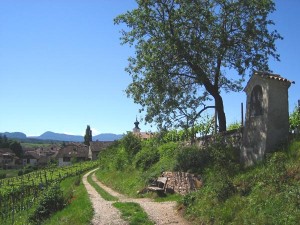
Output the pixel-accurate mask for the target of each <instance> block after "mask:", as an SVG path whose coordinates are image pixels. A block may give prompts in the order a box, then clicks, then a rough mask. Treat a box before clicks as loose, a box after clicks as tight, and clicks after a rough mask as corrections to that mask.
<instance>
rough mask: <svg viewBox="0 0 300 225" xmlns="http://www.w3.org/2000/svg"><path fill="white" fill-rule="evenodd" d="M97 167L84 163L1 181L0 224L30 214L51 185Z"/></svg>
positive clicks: (12, 222)
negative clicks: (22, 213)
mask: <svg viewBox="0 0 300 225" xmlns="http://www.w3.org/2000/svg"><path fill="white" fill-rule="evenodd" d="M97 165H98V164H97V162H83V163H77V164H74V165H72V166H66V167H52V168H47V169H43V170H38V171H35V172H32V173H29V174H25V175H23V176H19V177H13V178H7V179H2V180H0V224H14V222H15V218H16V215H17V214H18V213H20V212H22V211H27V212H28V210H29V209H30V208H31V207H32V206H33V205H34V204H35V202H36V201H37V199H38V198H39V196H40V195H42V194H43V192H44V191H45V190H46V189H47V188H48V186H49V185H50V184H52V183H54V182H61V181H62V180H64V179H66V178H68V177H72V176H76V175H80V174H82V173H84V172H85V171H88V170H90V169H93V168H95V167H96V166H97Z"/></svg>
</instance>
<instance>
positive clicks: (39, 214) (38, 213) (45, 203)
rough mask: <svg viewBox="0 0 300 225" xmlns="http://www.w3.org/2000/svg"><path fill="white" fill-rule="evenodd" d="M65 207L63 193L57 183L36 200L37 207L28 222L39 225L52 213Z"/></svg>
mask: <svg viewBox="0 0 300 225" xmlns="http://www.w3.org/2000/svg"><path fill="white" fill-rule="evenodd" d="M64 205H65V199H64V197H63V192H62V190H61V189H60V187H59V184H58V183H54V184H52V185H51V186H49V187H48V189H47V190H46V191H45V193H44V194H43V195H42V196H41V198H40V199H39V200H38V204H37V207H36V208H35V209H34V211H33V212H32V214H31V215H30V216H29V221H30V222H31V223H33V224H40V223H41V222H42V221H43V220H45V219H47V218H48V217H49V216H50V215H51V214H53V213H54V212H56V211H58V210H61V209H62V208H63V207H64Z"/></svg>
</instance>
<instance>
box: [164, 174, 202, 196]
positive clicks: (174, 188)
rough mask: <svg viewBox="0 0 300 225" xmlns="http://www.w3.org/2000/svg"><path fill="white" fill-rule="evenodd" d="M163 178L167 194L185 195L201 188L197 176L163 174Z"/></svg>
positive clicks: (200, 181) (199, 179)
mask: <svg viewBox="0 0 300 225" xmlns="http://www.w3.org/2000/svg"><path fill="white" fill-rule="evenodd" d="M162 176H163V177H167V178H168V181H167V184H166V191H167V192H175V193H178V194H181V195H185V194H187V193H189V192H191V191H195V190H197V189H199V188H200V187H201V186H202V180H201V178H200V177H199V176H197V175H194V174H191V173H185V172H163V173H162Z"/></svg>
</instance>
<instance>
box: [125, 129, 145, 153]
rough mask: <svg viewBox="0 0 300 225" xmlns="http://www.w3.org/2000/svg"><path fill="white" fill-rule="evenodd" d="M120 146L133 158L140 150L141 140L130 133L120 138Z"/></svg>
mask: <svg viewBox="0 0 300 225" xmlns="http://www.w3.org/2000/svg"><path fill="white" fill-rule="evenodd" d="M122 144H123V147H124V149H125V151H126V152H127V153H128V155H129V156H131V157H134V156H135V155H136V154H137V153H138V152H139V151H140V150H141V149H142V140H141V138H139V137H138V136H136V135H134V134H133V133H132V132H128V133H127V135H125V136H124V137H123V138H122Z"/></svg>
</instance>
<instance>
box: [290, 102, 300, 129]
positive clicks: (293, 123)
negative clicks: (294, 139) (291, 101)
mask: <svg viewBox="0 0 300 225" xmlns="http://www.w3.org/2000/svg"><path fill="white" fill-rule="evenodd" d="M289 121H290V130H291V131H293V130H295V129H296V128H297V129H300V109H299V108H298V107H295V109H294V111H293V112H292V113H291V114H290V117H289ZM298 132H300V131H298Z"/></svg>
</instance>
